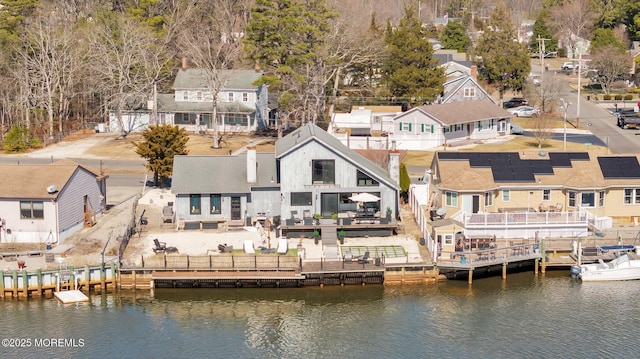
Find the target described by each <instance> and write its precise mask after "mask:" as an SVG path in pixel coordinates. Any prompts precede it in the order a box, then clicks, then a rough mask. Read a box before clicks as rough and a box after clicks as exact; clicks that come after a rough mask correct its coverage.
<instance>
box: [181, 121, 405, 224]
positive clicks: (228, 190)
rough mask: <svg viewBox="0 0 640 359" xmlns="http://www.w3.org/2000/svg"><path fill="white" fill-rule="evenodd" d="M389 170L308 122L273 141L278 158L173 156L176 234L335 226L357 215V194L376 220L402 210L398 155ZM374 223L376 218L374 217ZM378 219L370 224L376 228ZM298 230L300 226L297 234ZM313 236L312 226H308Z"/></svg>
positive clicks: (264, 155) (251, 151)
mask: <svg viewBox="0 0 640 359" xmlns="http://www.w3.org/2000/svg"><path fill="white" fill-rule="evenodd" d="M390 157H391V158H390V168H391V171H389V172H391V173H393V175H390V173H389V172H387V170H385V169H383V168H381V167H380V166H379V165H377V164H375V163H374V162H372V161H370V160H368V159H367V158H365V157H364V156H362V155H360V154H358V153H357V152H355V151H353V150H351V149H348V148H347V147H345V146H344V145H342V144H341V143H340V141H338V140H337V139H336V138H334V137H333V136H331V135H329V134H328V133H327V132H326V131H324V130H323V129H321V128H320V127H318V126H316V125H314V124H312V123H308V124H306V125H304V126H302V127H300V128H298V129H296V130H294V131H293V132H291V133H290V134H288V135H287V136H285V137H283V138H281V139H280V140H278V141H277V142H276V151H275V153H257V152H256V148H255V147H253V146H249V147H248V148H247V152H246V153H243V154H241V155H231V156H176V157H175V158H174V166H173V177H172V185H171V192H172V193H174V194H175V195H176V198H175V202H174V204H173V206H174V212H175V214H176V219H177V224H178V227H179V228H185V229H190V228H219V227H220V226H222V225H231V226H233V225H245V224H251V223H252V222H254V221H255V220H259V219H264V218H274V221H275V222H279V221H278V220H277V218H282V222H283V223H284V222H286V221H285V219H286V220H294V221H295V223H292V225H295V224H299V223H298V220H299V222H303V220H304V219H306V218H308V219H311V218H312V217H313V216H315V215H316V214H317V215H318V216H319V217H322V218H327V219H332V218H333V217H335V216H341V217H342V216H344V217H347V214H348V212H353V213H356V211H357V209H358V208H357V205H358V203H357V202H354V201H352V200H350V199H349V197H352V196H353V195H354V194H361V193H368V194H371V195H374V196H375V197H377V200H375V201H371V202H369V203H367V206H368V208H371V209H374V211H372V213H374V214H375V213H380V212H381V215H379V217H378V218H380V217H386V216H387V212H388V216H389V217H391V218H395V217H396V215H397V213H398V211H399V205H398V201H399V197H398V196H399V187H398V184H397V183H398V178H399V165H400V162H399V153H398V152H393V153H392V155H391V156H390ZM372 217H373V216H372ZM375 220H376V218H371V221H375ZM297 228H300V227H297ZM309 228H310V229H311V232H310V233H312V232H313V229H312V227H309Z"/></svg>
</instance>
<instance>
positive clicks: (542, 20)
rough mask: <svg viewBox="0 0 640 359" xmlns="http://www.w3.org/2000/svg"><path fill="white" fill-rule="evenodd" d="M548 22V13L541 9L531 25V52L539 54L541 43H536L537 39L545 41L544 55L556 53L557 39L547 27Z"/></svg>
mask: <svg viewBox="0 0 640 359" xmlns="http://www.w3.org/2000/svg"><path fill="white" fill-rule="evenodd" d="M549 21H550V18H549V11H548V10H547V9H542V11H540V13H539V14H538V17H537V18H536V22H535V23H534V24H533V36H531V41H530V42H529V47H530V48H531V52H534V53H540V45H541V43H540V41H538V37H540V38H541V39H546V41H545V42H544V51H545V53H546V52H552V51H558V39H557V38H555V37H554V35H553V32H552V31H551V27H550V26H549ZM543 55H544V54H543Z"/></svg>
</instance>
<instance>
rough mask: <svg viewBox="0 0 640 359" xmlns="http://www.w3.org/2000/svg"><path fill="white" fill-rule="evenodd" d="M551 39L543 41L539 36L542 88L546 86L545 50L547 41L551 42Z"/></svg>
mask: <svg viewBox="0 0 640 359" xmlns="http://www.w3.org/2000/svg"><path fill="white" fill-rule="evenodd" d="M550 40H551V39H543V38H541V37H540V35H538V51H539V53H540V86H542V85H543V84H544V55H546V53H547V52H546V50H545V44H544V42H545V41H550Z"/></svg>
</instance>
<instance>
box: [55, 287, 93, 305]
mask: <svg viewBox="0 0 640 359" xmlns="http://www.w3.org/2000/svg"><path fill="white" fill-rule="evenodd" d="M53 295H55V297H56V298H57V299H58V300H59V301H61V302H62V303H63V304H72V303H78V302H88V301H89V297H87V296H86V295H85V294H84V293H82V292H81V291H79V290H65V291H62V292H55V293H53Z"/></svg>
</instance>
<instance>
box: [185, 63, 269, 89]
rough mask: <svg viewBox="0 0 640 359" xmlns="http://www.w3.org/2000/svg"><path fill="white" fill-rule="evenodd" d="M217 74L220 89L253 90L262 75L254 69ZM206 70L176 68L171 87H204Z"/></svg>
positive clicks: (206, 86) (205, 85) (226, 71)
mask: <svg viewBox="0 0 640 359" xmlns="http://www.w3.org/2000/svg"><path fill="white" fill-rule="evenodd" d="M218 76H219V79H220V81H221V83H222V84H223V85H222V88H221V90H223V91H224V90H243V89H245V90H255V89H256V88H257V87H258V86H256V85H254V84H253V83H254V82H256V81H257V80H259V79H260V77H262V72H256V71H255V70H220V71H218ZM206 78H207V76H206V70H203V69H191V68H189V69H186V70H182V69H181V70H178V73H177V74H176V79H175V80H174V81H173V89H174V90H179V89H206V88H208V84H207V80H206Z"/></svg>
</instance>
